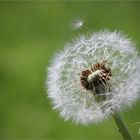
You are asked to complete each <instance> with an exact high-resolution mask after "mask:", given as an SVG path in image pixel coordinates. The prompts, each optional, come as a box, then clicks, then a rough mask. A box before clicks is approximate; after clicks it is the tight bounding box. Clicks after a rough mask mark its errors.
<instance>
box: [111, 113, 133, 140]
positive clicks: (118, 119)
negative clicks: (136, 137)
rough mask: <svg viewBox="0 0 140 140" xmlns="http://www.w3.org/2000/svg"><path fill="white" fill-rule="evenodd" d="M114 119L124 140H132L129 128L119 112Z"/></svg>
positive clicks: (114, 115)
mask: <svg viewBox="0 0 140 140" xmlns="http://www.w3.org/2000/svg"><path fill="white" fill-rule="evenodd" d="M113 118H114V120H115V122H116V124H117V126H118V128H119V132H120V133H121V134H122V136H123V138H124V140H132V138H131V136H130V134H129V132H128V130H127V127H126V126H125V124H124V122H123V120H122V119H121V117H120V115H119V113H118V112H114V114H113Z"/></svg>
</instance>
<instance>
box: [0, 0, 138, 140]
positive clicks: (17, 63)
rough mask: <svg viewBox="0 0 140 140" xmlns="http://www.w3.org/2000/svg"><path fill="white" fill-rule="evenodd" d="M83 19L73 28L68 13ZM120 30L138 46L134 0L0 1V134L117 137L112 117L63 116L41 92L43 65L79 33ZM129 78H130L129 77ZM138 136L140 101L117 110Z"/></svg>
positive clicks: (0, 136) (12, 136)
mask: <svg viewBox="0 0 140 140" xmlns="http://www.w3.org/2000/svg"><path fill="white" fill-rule="evenodd" d="M76 18H81V19H83V20H84V27H85V26H86V28H83V29H81V30H80V31H73V30H72V29H71V28H70V23H71V22H72V20H73V19H76ZM101 29H109V30H111V31H114V30H123V31H124V33H126V34H128V36H129V37H132V38H133V39H134V40H135V42H136V44H137V47H138V46H140V2H138V1H137V2H126V1H124V2H121V1H118V2H109V1H108V2H103V1H100V2H97V1H87V2H86V1H77V2H74V1H68V2H66V1H61V2H60V1H59V2H58V1H53V2H51V1H36V2H33V1H30V2H27V1H25V2H23V1H17V2H11V1H9V2H8V1H7V2H4V1H3V2H2V1H1V2H0V139H60V140H61V139H67V140H70V139H84V140H90V139H107V140H108V139H122V137H121V135H120V134H119V132H118V130H117V127H116V124H115V123H114V121H113V119H108V120H107V121H104V122H102V123H100V124H97V125H89V126H81V125H76V124H73V123H71V122H65V121H64V120H63V119H61V118H60V117H59V116H58V113H57V112H56V111H54V110H52V106H51V103H50V101H49V100H48V98H47V96H46V90H45V84H44V82H45V79H46V67H47V65H48V64H49V61H50V60H51V59H52V57H53V55H54V54H55V52H57V51H59V50H60V49H63V47H64V45H65V44H66V43H67V42H71V41H72V40H73V39H76V36H79V35H80V34H84V33H88V32H91V31H93V32H95V31H99V30H101ZM130 84H131V83H130ZM121 115H122V117H123V118H124V120H125V123H126V124H127V126H128V129H129V130H130V132H131V134H132V135H133V138H134V139H139V138H140V134H138V129H139V127H140V124H137V125H132V124H133V123H135V122H140V102H136V104H135V105H134V106H133V107H132V108H131V109H127V110H126V111H124V112H123V113H121Z"/></svg>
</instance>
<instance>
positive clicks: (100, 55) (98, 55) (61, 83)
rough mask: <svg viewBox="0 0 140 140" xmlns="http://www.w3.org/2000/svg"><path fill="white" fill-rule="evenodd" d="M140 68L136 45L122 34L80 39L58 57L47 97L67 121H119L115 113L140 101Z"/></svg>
mask: <svg viewBox="0 0 140 140" xmlns="http://www.w3.org/2000/svg"><path fill="white" fill-rule="evenodd" d="M139 65H140V59H139V57H138V54H137V50H136V48H135V45H134V43H133V42H132V41H131V40H130V39H128V38H127V37H126V36H125V35H124V34H123V33H120V32H109V31H101V32H96V33H93V34H91V35H90V36H81V37H80V38H79V39H77V40H76V41H75V42H73V43H71V44H67V45H66V47H65V49H64V50H63V51H62V52H60V53H58V54H56V55H55V57H54V59H53V61H52V63H51V65H50V66H49V68H48V79H47V82H46V83H47V88H48V96H49V98H50V99H51V100H52V103H53V106H54V109H57V110H58V111H59V112H60V116H61V117H63V118H64V119H65V120H72V121H74V122H76V123H81V124H85V125H87V124H89V123H98V122H100V121H102V120H104V119H107V118H108V117H110V116H112V115H114V118H115V120H116V121H117V120H119V121H120V117H119V116H118V115H117V114H116V113H117V112H118V111H121V110H123V108H125V107H127V106H131V105H132V104H133V103H134V102H135V101H136V99H138V97H139V92H138V91H139V90H140V89H139V88H140V87H139V85H140V68H139ZM118 125H119V124H118ZM120 129H121V128H120ZM124 129H125V128H124ZM126 131H127V130H126ZM126 133H127V132H126ZM126 135H127V134H126ZM124 137H127V136H124Z"/></svg>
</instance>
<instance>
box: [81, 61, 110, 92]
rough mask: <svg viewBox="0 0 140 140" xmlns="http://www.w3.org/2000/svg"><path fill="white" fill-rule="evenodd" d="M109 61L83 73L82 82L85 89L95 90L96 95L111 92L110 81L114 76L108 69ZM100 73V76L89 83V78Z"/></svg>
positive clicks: (93, 66) (97, 64)
mask: <svg viewBox="0 0 140 140" xmlns="http://www.w3.org/2000/svg"><path fill="white" fill-rule="evenodd" d="M106 64H108V61H107V60H105V61H102V62H101V63H96V64H94V65H92V66H91V69H90V70H89V69H87V70H85V71H82V73H81V74H82V75H81V77H80V81H81V84H82V86H83V87H85V88H86V89H87V90H93V91H95V93H96V94H100V93H105V92H107V91H108V92H109V91H110V85H109V82H108V81H109V80H110V77H111V76H112V73H111V69H110V68H108V67H106ZM97 71H99V74H98V75H96V77H94V78H93V80H91V81H89V80H88V76H89V75H91V74H93V73H95V72H97Z"/></svg>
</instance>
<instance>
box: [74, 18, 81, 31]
mask: <svg viewBox="0 0 140 140" xmlns="http://www.w3.org/2000/svg"><path fill="white" fill-rule="evenodd" d="M82 26H83V21H82V20H81V19H77V20H74V21H73V22H72V24H71V27H72V29H73V30H77V29H80V28H81V27H82Z"/></svg>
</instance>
